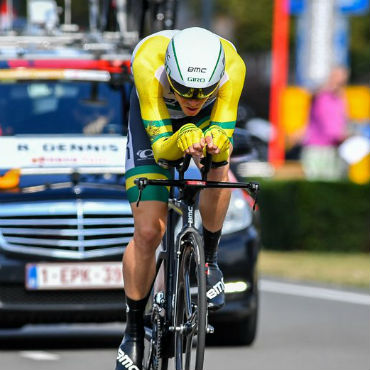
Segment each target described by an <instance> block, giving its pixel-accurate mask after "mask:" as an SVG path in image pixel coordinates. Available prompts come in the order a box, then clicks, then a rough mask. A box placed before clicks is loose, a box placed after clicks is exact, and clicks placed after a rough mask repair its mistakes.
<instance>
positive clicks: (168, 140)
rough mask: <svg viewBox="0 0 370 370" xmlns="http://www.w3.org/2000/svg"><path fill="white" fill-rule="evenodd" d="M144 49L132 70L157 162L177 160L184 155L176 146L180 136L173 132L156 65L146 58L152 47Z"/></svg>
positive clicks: (142, 113)
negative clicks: (156, 74) (156, 75)
mask: <svg viewBox="0 0 370 370" xmlns="http://www.w3.org/2000/svg"><path fill="white" fill-rule="evenodd" d="M142 49H143V52H141V50H139V52H138V53H137V55H136V57H135V59H134V61H133V64H132V70H133V75H134V80H135V87H136V90H137V93H138V97H139V102H140V111H141V117H142V120H143V124H144V126H145V130H146V132H147V134H148V136H149V138H150V142H151V145H152V149H153V154H154V158H155V160H156V161H158V159H159V158H163V159H167V160H176V159H179V158H181V157H182V156H183V152H182V151H181V150H179V148H178V146H177V144H176V141H177V135H176V134H175V135H174V134H173V131H172V124H171V118H170V115H169V112H168V109H167V107H166V104H165V103H164V100H163V89H162V85H161V84H160V82H159V80H158V79H157V78H156V77H155V73H156V68H157V66H156V64H157V63H156V62H155V61H153V60H151V59H150V56H149V55H146V53H147V52H148V50H149V51H150V50H151V49H150V48H142Z"/></svg>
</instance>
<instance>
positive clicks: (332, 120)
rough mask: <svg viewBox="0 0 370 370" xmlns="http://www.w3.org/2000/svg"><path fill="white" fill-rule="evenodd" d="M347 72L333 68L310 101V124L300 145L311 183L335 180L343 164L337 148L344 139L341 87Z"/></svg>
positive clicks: (343, 168) (305, 170) (345, 126)
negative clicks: (325, 81)
mask: <svg viewBox="0 0 370 370" xmlns="http://www.w3.org/2000/svg"><path fill="white" fill-rule="evenodd" d="M347 80H348V71H347V69H346V68H343V67H336V68H334V69H333V70H332V71H331V73H330V76H329V78H328V81H327V83H326V84H325V85H324V86H323V87H322V89H320V90H319V91H318V92H317V93H316V94H314V96H313V97H312V102H311V109H310V116H309V122H308V125H307V129H306V133H305V135H304V139H303V142H302V157H301V159H302V165H303V170H304V172H305V175H306V177H307V178H308V179H310V180H338V179H340V178H342V177H343V176H344V172H345V171H344V170H345V167H344V163H343V161H342V160H341V159H340V158H339V156H338V152H337V148H338V145H339V144H340V143H341V142H342V141H343V140H344V139H345V138H346V136H347V109H346V100H345V97H344V87H345V85H346V83H347Z"/></svg>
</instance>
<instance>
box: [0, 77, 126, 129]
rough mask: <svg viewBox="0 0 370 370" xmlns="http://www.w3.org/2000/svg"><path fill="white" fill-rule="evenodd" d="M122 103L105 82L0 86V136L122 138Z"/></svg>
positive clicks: (119, 91) (35, 82) (3, 83)
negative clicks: (116, 136) (36, 135)
mask: <svg viewBox="0 0 370 370" xmlns="http://www.w3.org/2000/svg"><path fill="white" fill-rule="evenodd" d="M122 99H123V98H122V92H121V90H120V89H113V88H112V87H111V86H110V85H109V84H108V83H105V82H85V81H84V82H75V81H23V82H19V81H18V82H16V81H11V82H0V135H2V136H12V135H23V134H31V135H33V134H85V135H97V134H118V135H122V134H123V130H124V128H123V115H124V112H123V109H124V106H123V104H122Z"/></svg>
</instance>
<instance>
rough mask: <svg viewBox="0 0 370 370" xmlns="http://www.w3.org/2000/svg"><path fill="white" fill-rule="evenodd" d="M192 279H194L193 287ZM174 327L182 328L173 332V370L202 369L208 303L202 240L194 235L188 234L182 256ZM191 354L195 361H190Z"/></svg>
mask: <svg viewBox="0 0 370 370" xmlns="http://www.w3.org/2000/svg"><path fill="white" fill-rule="evenodd" d="M193 270H194V271H193ZM191 277H194V278H195V282H194V281H193V284H192V281H191ZM194 283H195V284H194ZM192 293H193V294H192ZM175 327H176V328H182V330H177V331H176V332H175V369H176V370H202V369H203V363H204V350H205V339H206V331H207V301H206V280H205V262H204V251H203V241H202V239H201V238H200V236H199V234H196V233H190V234H189V235H188V237H187V241H186V242H185V243H184V247H183V251H182V255H181V261H180V267H179V271H178V286H177V289H176V317H175ZM195 337H196V344H195V349H194V350H193V344H194V342H193V341H194V339H195ZM193 351H194V352H195V360H194V361H193V362H192V358H191V357H192V352H193Z"/></svg>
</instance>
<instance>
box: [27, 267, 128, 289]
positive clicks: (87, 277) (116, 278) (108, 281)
mask: <svg viewBox="0 0 370 370" xmlns="http://www.w3.org/2000/svg"><path fill="white" fill-rule="evenodd" d="M26 289H29V290H51V289H55V290H60V289H66V290H72V289H123V278H122V263H121V262H86V263H36V264H33V263H30V264H27V265H26Z"/></svg>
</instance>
